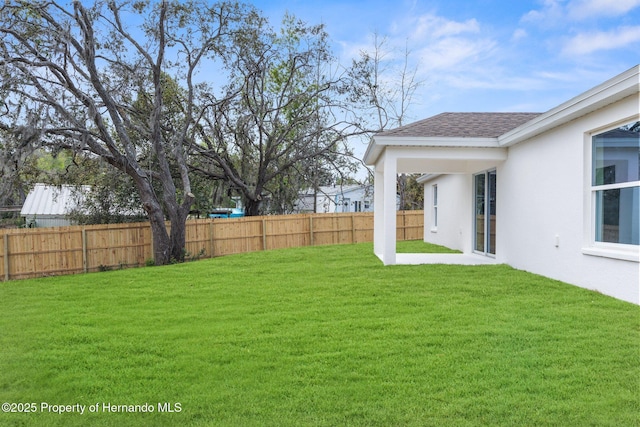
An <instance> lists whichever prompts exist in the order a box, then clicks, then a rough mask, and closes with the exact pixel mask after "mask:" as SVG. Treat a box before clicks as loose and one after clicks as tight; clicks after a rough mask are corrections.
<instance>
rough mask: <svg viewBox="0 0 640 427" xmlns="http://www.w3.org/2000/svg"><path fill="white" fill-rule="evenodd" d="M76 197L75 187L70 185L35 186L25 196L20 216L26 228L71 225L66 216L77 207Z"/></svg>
mask: <svg viewBox="0 0 640 427" xmlns="http://www.w3.org/2000/svg"><path fill="white" fill-rule="evenodd" d="M86 188H88V187H86ZM77 197H78V196H77V191H76V189H75V187H73V186H70V185H61V186H56V185H47V184H36V185H35V186H34V187H33V190H31V191H30V192H29V194H28V195H27V198H26V200H25V201H24V205H22V210H21V211H20V216H22V217H23V218H24V219H25V223H26V225H27V227H60V226H66V225H73V224H72V222H71V221H70V220H69V219H68V218H67V215H68V214H69V213H70V212H71V211H72V210H73V209H75V208H76V206H77V205H78V202H77Z"/></svg>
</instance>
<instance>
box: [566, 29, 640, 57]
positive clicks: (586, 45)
mask: <svg viewBox="0 0 640 427" xmlns="http://www.w3.org/2000/svg"><path fill="white" fill-rule="evenodd" d="M636 42H640V26H635V27H620V28H617V29H614V30H611V31H597V32H591V33H581V34H578V35H576V36H575V37H572V38H571V39H570V40H568V41H567V43H566V44H565V45H564V48H563V49H562V52H563V53H565V54H567V55H576V56H577V55H587V54H590V53H593V52H596V51H600V50H613V49H620V48H624V47H626V46H628V45H630V44H632V43H636Z"/></svg>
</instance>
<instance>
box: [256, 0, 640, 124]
mask: <svg viewBox="0 0 640 427" xmlns="http://www.w3.org/2000/svg"><path fill="white" fill-rule="evenodd" d="M249 2H250V3H253V4H254V5H255V6H256V7H258V8H259V9H261V10H262V11H263V12H264V13H265V14H266V15H267V16H268V17H269V18H270V20H271V22H272V23H273V24H276V23H278V22H279V21H280V19H281V17H282V16H283V14H284V13H285V12H287V11H288V12H289V13H291V14H293V15H295V16H296V17H298V18H300V19H302V20H304V21H306V22H307V23H309V24H317V23H324V24H325V25H326V28H327V31H328V33H329V35H330V36H331V39H332V42H333V46H334V51H335V53H336V54H337V55H338V56H339V57H340V58H341V60H342V62H343V63H344V64H348V63H349V62H350V58H352V57H354V56H356V55H357V54H358V52H359V51H360V50H362V49H369V50H370V49H371V48H372V47H373V42H372V38H371V36H372V34H373V33H374V32H377V33H378V34H379V35H381V36H386V37H387V46H388V47H389V48H390V51H389V55H390V56H393V55H396V56H398V57H399V56H401V55H400V54H399V53H401V52H402V51H403V49H404V47H405V43H406V44H407V45H408V47H409V49H410V50H411V52H412V53H411V59H412V60H413V61H415V62H416V64H417V67H418V70H419V71H418V76H419V79H420V80H421V81H423V85H422V86H421V88H420V90H419V92H418V93H417V96H416V99H415V102H414V104H413V106H412V109H411V111H410V112H409V119H411V120H409V121H414V120H418V119H422V118H425V117H428V116H431V115H434V114H438V113H440V112H444V111H472V112H481V111H532V112H544V111H547V110H549V109H551V108H553V107H555V106H557V105H558V104H560V103H562V102H564V101H566V100H568V99H570V98H572V97H573V96H576V95H578V94H580V93H582V92H584V91H585V90H588V89H590V88H591V87H593V86H595V85H597V84H599V83H602V82H604V81H605V80H607V79H609V78H611V77H614V76H615V75H617V74H620V73H622V72H623V71H626V70H627V69H629V68H631V67H632V66H634V65H637V64H638V63H640V0H476V1H458V0H433V1H423V0H396V1H393V0H371V1H357V0H351V1H344V0H343V1H336V0H315V1H307V0H288V1H287V0H252V1H251V0H250V1H249ZM394 48H395V50H394ZM394 52H395V53H394Z"/></svg>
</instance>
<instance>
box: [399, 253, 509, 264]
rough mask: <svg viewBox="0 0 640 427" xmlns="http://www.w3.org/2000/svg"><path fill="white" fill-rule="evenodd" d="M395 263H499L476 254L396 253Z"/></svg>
mask: <svg viewBox="0 0 640 427" xmlns="http://www.w3.org/2000/svg"><path fill="white" fill-rule="evenodd" d="M396 264H399V265H418V264H456V265H485V264H499V263H498V262H497V261H496V260H495V258H491V257H487V256H482V255H476V254H396Z"/></svg>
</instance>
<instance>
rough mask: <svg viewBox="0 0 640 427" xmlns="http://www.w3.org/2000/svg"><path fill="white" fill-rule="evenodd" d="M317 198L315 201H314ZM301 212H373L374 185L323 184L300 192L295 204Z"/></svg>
mask: <svg viewBox="0 0 640 427" xmlns="http://www.w3.org/2000/svg"><path fill="white" fill-rule="evenodd" d="M314 199H315V202H314ZM295 210H296V212H300V213H342V212H372V211H373V186H372V185H357V184H353V185H335V186H321V187H319V188H318V191H314V190H313V189H309V190H307V191H305V192H304V193H301V194H300V197H299V199H298V201H297V203H296V206H295Z"/></svg>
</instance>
